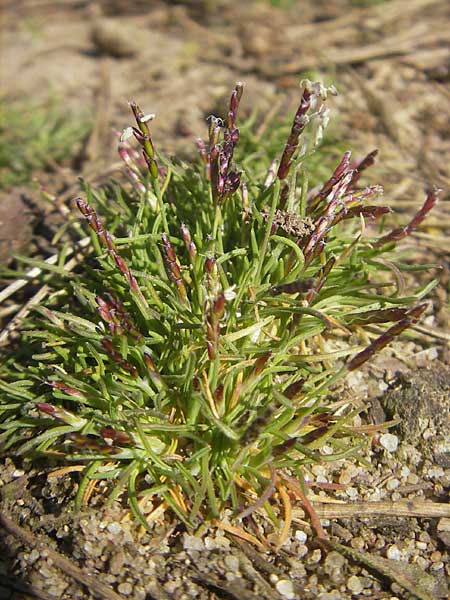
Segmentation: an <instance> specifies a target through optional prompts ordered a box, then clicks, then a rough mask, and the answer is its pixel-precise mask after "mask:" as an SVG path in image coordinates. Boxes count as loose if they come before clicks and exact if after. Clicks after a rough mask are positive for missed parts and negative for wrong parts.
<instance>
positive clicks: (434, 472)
mask: <svg viewBox="0 0 450 600" xmlns="http://www.w3.org/2000/svg"><path fill="white" fill-rule="evenodd" d="M427 476H428V477H430V479H440V478H441V477H443V476H444V469H443V468H442V467H438V466H435V467H431V469H428V471H427Z"/></svg>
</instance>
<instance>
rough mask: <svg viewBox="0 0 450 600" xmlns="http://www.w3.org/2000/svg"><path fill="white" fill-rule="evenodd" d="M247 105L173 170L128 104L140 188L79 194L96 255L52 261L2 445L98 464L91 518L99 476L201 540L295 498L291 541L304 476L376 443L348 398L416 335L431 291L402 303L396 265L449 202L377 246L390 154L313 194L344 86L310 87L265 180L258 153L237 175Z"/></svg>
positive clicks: (113, 490) (6, 393) (143, 117)
mask: <svg viewBox="0 0 450 600" xmlns="http://www.w3.org/2000/svg"><path fill="white" fill-rule="evenodd" d="M242 93H243V85H242V84H241V83H238V84H237V85H236V87H235V89H234V91H233V93H232V95H231V100H230V104H229V109H228V114H227V117H226V119H225V120H224V121H222V120H220V119H218V118H215V117H211V118H210V122H209V135H208V139H207V141H206V142H204V141H202V140H199V141H198V146H199V150H200V155H201V159H202V160H201V161H199V162H198V163H195V164H193V165H187V164H185V163H182V162H177V161H169V160H167V159H165V158H163V157H161V156H159V155H158V154H157V152H156V151H155V147H154V143H153V139H152V135H151V131H150V122H151V120H152V118H153V115H148V114H144V113H143V112H142V110H141V109H140V108H139V106H138V105H137V104H136V103H134V102H132V103H130V106H131V109H132V111H133V114H134V117H135V121H136V124H135V126H133V127H129V128H127V129H125V130H124V132H123V134H122V137H121V142H120V147H119V152H120V155H121V156H122V158H123V160H124V162H125V169H126V173H127V175H128V177H129V179H130V182H131V186H126V185H125V186H120V185H118V184H117V185H111V186H110V187H108V188H105V189H102V190H99V191H94V190H92V189H90V188H89V187H86V194H85V197H82V198H81V197H80V198H78V199H77V205H78V209H79V211H80V212H81V215H82V217H83V220H84V221H85V223H86V225H88V226H89V230H90V236H91V241H92V244H91V248H93V249H94V255H95V259H94V258H93V252H92V250H82V249H80V252H81V253H82V254H83V256H84V258H81V259H80V262H79V266H78V268H77V270H76V271H75V272H72V273H69V272H67V271H66V270H64V262H65V260H66V258H65V254H64V252H62V254H61V258H60V261H59V263H58V265H52V266H51V267H50V266H48V265H47V266H46V265H45V264H42V268H48V269H51V277H49V278H48V280H47V283H49V285H51V286H52V289H53V290H54V293H53V294H51V295H50V296H49V298H48V299H47V301H46V302H45V303H44V304H43V305H41V306H39V307H37V308H36V310H37V312H38V317H39V321H38V322H36V318H34V319H33V321H32V320H29V321H28V322H27V324H26V327H25V331H24V333H23V335H24V338H25V342H26V344H28V346H26V349H27V352H29V353H30V352H33V356H32V358H31V359H30V358H28V359H26V358H25V357H24V356H23V355H22V356H21V357H20V359H19V358H18V357H17V356H13V357H10V358H9V359H8V360H7V361H5V364H4V366H3V368H2V370H1V371H0V372H1V374H2V380H1V381H0V387H1V389H2V391H3V395H2V401H1V404H0V428H1V429H2V431H3V433H2V434H1V435H0V441H1V444H2V446H3V448H4V449H12V448H14V453H15V454H19V455H22V456H25V455H26V456H31V457H35V456H42V455H47V456H50V457H52V458H56V459H58V460H60V461H63V462H64V463H68V462H69V463H75V464H76V465H78V464H82V465H85V468H84V471H83V474H82V478H81V481H80V484H79V488H78V494H77V498H76V503H77V505H81V504H82V502H83V498H86V490H87V489H88V488H89V489H90V486H91V485H92V482H95V481H98V480H103V481H105V482H107V484H108V485H106V486H105V489H108V490H109V499H108V502H112V501H114V500H115V499H117V498H118V497H119V496H121V495H122V497H123V498H128V500H129V504H130V506H131V509H132V511H133V512H134V514H135V515H136V517H137V518H138V519H139V520H140V521H141V523H142V524H143V525H144V526H146V527H149V523H151V522H152V521H153V520H154V519H155V518H156V517H157V516H159V517H160V516H161V515H162V514H164V512H165V511H168V510H169V511H172V513H175V514H176V515H177V516H178V518H179V519H181V520H182V521H184V522H185V523H186V524H187V525H188V526H195V524H196V523H198V522H199V521H202V520H204V519H210V518H218V517H220V516H221V515H222V514H223V511H224V509H226V508H228V509H230V511H231V512H232V514H233V515H234V517H236V518H240V519H242V520H244V521H245V519H247V518H249V517H250V515H251V514H252V513H253V512H254V511H255V510H258V511H261V510H262V511H265V514H266V515H267V516H268V517H269V518H270V519H271V520H272V521H273V522H274V524H275V526H277V525H280V518H281V517H280V516H279V514H280V513H279V511H278V510H275V507H276V506H277V504H278V503H281V505H283V506H284V508H285V517H284V520H285V525H284V527H285V528H286V527H287V528H288V527H289V514H290V510H289V507H290V502H291V498H292V497H293V496H296V497H297V498H300V499H302V501H303V502H305V497H304V491H305V482H304V480H303V469H304V466H305V465H308V464H311V463H314V462H316V461H324V460H326V461H333V460H336V459H340V458H343V457H345V456H349V455H352V454H355V453H356V452H357V451H358V449H360V448H361V446H362V445H363V444H364V443H365V442H364V439H363V438H362V437H361V435H358V433H357V432H355V430H354V429H352V427H351V420H352V418H353V417H354V415H355V409H354V408H353V407H352V406H351V405H350V404H349V405H346V406H344V407H343V406H342V404H340V405H339V410H337V406H336V403H335V398H334V397H333V386H334V384H335V383H336V382H337V381H338V380H339V379H340V378H343V377H344V376H345V375H346V374H347V373H348V372H349V371H353V370H355V369H357V368H359V367H360V366H361V365H362V364H363V363H365V362H366V361H367V360H368V359H370V358H371V357H372V356H373V355H374V354H375V353H376V352H378V351H380V350H381V349H382V348H384V347H385V346H386V345H387V344H388V343H389V342H391V341H392V340H393V339H394V338H395V337H396V336H398V335H400V334H401V333H402V332H403V331H404V330H405V329H407V328H408V327H409V326H410V325H411V324H413V323H416V322H417V320H418V319H419V318H420V316H421V314H422V313H423V312H424V310H425V308H426V305H425V304H423V303H420V300H421V299H422V298H423V297H424V296H425V295H426V294H427V292H428V291H429V290H430V289H431V287H432V286H433V285H434V283H435V282H432V283H431V284H429V285H427V286H426V287H424V288H422V289H420V290H416V291H415V293H410V294H408V295H405V293H404V291H403V287H404V285H403V284H404V280H403V277H402V275H401V269H402V265H401V264H400V263H399V262H398V260H397V258H396V256H395V254H393V252H392V251H393V250H394V248H395V245H396V243H397V242H398V241H399V240H401V239H402V238H404V237H405V236H407V235H408V234H409V233H410V232H411V231H412V230H413V229H414V228H416V227H417V226H418V225H419V224H420V222H421V221H422V220H423V219H424V217H425V216H426V214H427V213H428V212H429V210H431V208H432V207H433V205H434V204H435V203H436V201H437V196H438V192H437V190H433V191H431V192H430V193H429V194H428V196H427V198H426V201H425V204H424V206H423V208H422V209H421V210H420V211H419V212H418V213H417V215H416V216H415V217H414V219H413V220H412V221H411V222H410V223H409V224H407V225H406V226H405V227H402V228H398V229H394V230H393V231H390V232H389V233H381V234H380V231H379V230H380V227H379V226H378V225H377V224H378V223H379V222H380V221H382V220H383V219H384V217H385V215H387V214H388V213H389V212H390V209H389V208H388V207H386V206H381V205H380V204H371V202H372V200H373V199H374V198H375V197H376V196H379V195H380V194H381V193H382V189H381V187H380V186H362V185H361V184H360V178H361V175H362V173H363V171H364V170H365V169H366V168H367V167H369V166H370V165H371V164H372V163H373V161H374V158H375V154H376V152H371V153H370V154H368V155H367V157H365V158H364V159H363V160H359V161H355V162H352V161H351V157H350V152H346V153H345V154H344V156H343V157H342V159H341V160H340V162H339V164H338V165H337V166H336V167H335V169H334V172H333V173H332V174H331V176H330V177H329V178H328V179H327V180H326V181H325V182H324V183H322V184H321V185H318V186H316V187H313V188H311V187H310V186H309V185H308V180H309V173H308V168H309V165H310V164H314V151H315V149H316V146H317V144H318V143H319V142H320V139H321V137H322V133H323V129H324V127H325V126H326V124H327V121H328V109H326V108H325V101H326V98H327V95H329V94H330V93H331V94H334V93H335V90H334V88H332V87H331V88H325V87H324V86H323V85H321V84H318V83H314V84H313V83H311V82H309V81H306V82H304V86H303V92H302V96H301V100H300V104H299V106H298V109H297V112H296V114H295V117H294V121H293V124H292V128H291V130H290V132H289V135H288V139H287V142H286V144H285V146H284V150H282V152H281V156H280V158H275V159H274V161H273V162H272V163H271V164H270V165H266V167H265V169H264V170H262V169H261V163H260V161H259V160H258V153H256V154H255V155H254V156H253V158H254V160H253V161H252V155H248V156H244V157H243V160H242V163H243V164H244V168H245V170H240V168H239V167H238V166H237V165H236V164H235V151H236V153H237V150H236V148H237V146H238V142H239V138H240V131H239V128H238V127H237V125H236V116H237V111H238V106H239V103H240V100H241V96H242ZM133 138H134V140H135V142H136V141H137V145H138V148H137V147H136V145H133V144H132V143H131V142H132V139H133ZM258 143H259V144H262V145H264V139H260V140H259V142H258ZM73 230H74V231H75V232H78V234H80V232H81V234H82V231H81V230H82V227H81V226H80V222H79V220H76V221H74V223H73ZM387 257H389V260H387ZM21 347H22V350H23V348H24V345H22V346H21ZM325 444H326V445H327V447H328V449H331V452H327V454H326V455H323V454H321V453H320V452H319V450H320V448H321V447H323V446H324V445H325Z"/></svg>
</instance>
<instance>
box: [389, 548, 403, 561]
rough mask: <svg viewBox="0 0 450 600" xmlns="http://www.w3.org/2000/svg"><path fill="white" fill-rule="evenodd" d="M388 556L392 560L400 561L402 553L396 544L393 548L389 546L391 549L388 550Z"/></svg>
mask: <svg viewBox="0 0 450 600" xmlns="http://www.w3.org/2000/svg"><path fill="white" fill-rule="evenodd" d="M386 556H387V557H388V558H389V559H390V560H400V558H401V553H400V550H399V549H398V547H397V546H396V545H395V544H393V545H392V546H389V548H388V549H387V552H386Z"/></svg>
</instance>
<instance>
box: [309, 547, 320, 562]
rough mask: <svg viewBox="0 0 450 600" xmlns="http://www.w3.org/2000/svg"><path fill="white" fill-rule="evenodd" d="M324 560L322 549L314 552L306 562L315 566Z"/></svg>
mask: <svg viewBox="0 0 450 600" xmlns="http://www.w3.org/2000/svg"><path fill="white" fill-rule="evenodd" d="M321 558H322V551H321V550H320V548H316V549H315V550H313V551H312V552H311V554H310V555H309V556H308V558H307V559H306V562H307V563H308V564H309V565H313V564H315V563H318V562H319V561H320V559H321Z"/></svg>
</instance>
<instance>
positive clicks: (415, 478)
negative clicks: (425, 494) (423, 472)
mask: <svg viewBox="0 0 450 600" xmlns="http://www.w3.org/2000/svg"><path fill="white" fill-rule="evenodd" d="M408 483H410V484H411V485H416V483H419V477H418V476H417V474H416V473H411V474H410V475H408Z"/></svg>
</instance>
